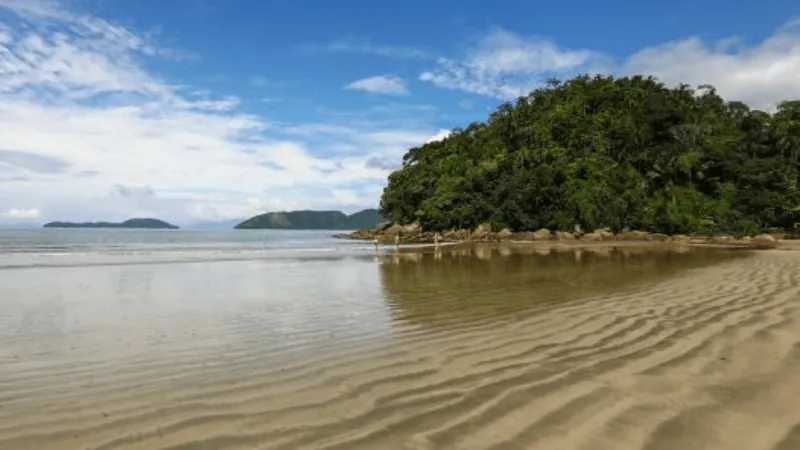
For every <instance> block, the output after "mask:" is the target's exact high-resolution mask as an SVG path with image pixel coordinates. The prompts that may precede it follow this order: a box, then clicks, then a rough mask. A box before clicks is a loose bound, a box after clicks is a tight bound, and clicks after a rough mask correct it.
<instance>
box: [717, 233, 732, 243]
mask: <svg viewBox="0 0 800 450" xmlns="http://www.w3.org/2000/svg"><path fill="white" fill-rule="evenodd" d="M735 240H736V238H735V237H733V236H731V235H730V234H717V235H714V236H712V237H711V243H712V244H730V243H731V242H733V241H735Z"/></svg>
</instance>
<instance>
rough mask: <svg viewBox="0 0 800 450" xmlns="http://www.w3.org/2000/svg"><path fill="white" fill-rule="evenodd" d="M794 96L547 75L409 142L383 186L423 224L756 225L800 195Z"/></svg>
mask: <svg viewBox="0 0 800 450" xmlns="http://www.w3.org/2000/svg"><path fill="white" fill-rule="evenodd" d="M798 169H800V101H786V102H783V103H781V104H780V106H778V108H777V111H775V112H774V113H771V114H770V113H767V112H763V111H756V110H751V109H750V108H748V106H747V105H745V104H743V103H740V102H727V101H725V100H724V99H722V98H721V97H720V96H719V95H717V93H716V91H715V90H714V88H713V87H710V86H701V87H699V88H697V89H693V88H690V87H689V86H687V85H681V86H678V87H676V88H668V87H666V86H665V85H664V84H662V83H660V82H658V81H657V80H656V79H655V78H652V77H639V76H637V77H626V78H614V77H606V76H598V77H588V76H580V77H576V78H573V79H571V80H568V81H566V82H560V81H557V80H551V81H549V82H548V83H547V85H546V87H544V88H541V89H538V90H536V91H533V92H532V93H531V94H529V95H528V96H525V97H521V98H519V99H518V100H517V101H516V102H514V103H505V104H502V105H501V106H500V107H499V108H498V109H497V110H496V111H495V112H493V113H492V114H491V115H490V116H489V118H488V120H486V121H485V122H480V123H473V124H470V125H469V126H468V127H466V128H464V129H457V130H455V131H453V133H452V134H451V135H450V136H449V137H448V138H446V139H444V140H442V141H438V142H432V143H429V144H426V145H423V146H421V147H417V148H413V149H411V150H409V151H408V152H407V153H406V154H405V156H404V157H403V166H402V167H401V168H400V169H398V170H397V171H395V172H394V173H392V174H391V175H390V176H389V182H388V185H387V187H386V188H385V190H384V193H383V196H382V198H381V213H382V214H383V216H384V217H386V218H387V219H389V220H391V221H393V222H396V223H400V224H407V223H411V222H419V223H420V224H421V225H422V227H423V228H424V229H429V230H441V229H449V228H458V229H471V228H474V227H475V226H476V225H478V224H479V223H482V222H490V223H491V224H492V225H494V226H495V227H496V228H498V229H499V228H506V227H508V228H510V229H512V230H514V231H523V230H536V229H539V228H549V229H570V228H572V227H573V226H574V225H575V224H579V225H581V226H583V227H584V228H588V229H595V228H600V227H605V226H608V227H612V228H613V229H616V230H619V229H623V228H626V227H629V228H632V229H639V230H646V231H652V232H661V233H687V232H694V231H716V232H738V233H745V232H747V233H754V232H758V231H760V230H762V229H764V228H767V227H774V226H781V227H785V226H790V224H791V222H792V221H793V220H794V218H793V217H792V213H791V212H790V210H791V208H793V207H794V206H795V205H797V204H798V203H800V189H799V188H798Z"/></svg>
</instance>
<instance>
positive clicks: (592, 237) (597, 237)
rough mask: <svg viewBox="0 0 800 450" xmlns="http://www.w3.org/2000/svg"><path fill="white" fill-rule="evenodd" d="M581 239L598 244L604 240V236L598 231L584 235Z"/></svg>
mask: <svg viewBox="0 0 800 450" xmlns="http://www.w3.org/2000/svg"><path fill="white" fill-rule="evenodd" d="M581 239H582V240H584V241H587V242H598V241H602V240H603V236H602V235H601V234H600V233H598V232H597V231H593V232H591V233H586V234H584V235H583V236H581Z"/></svg>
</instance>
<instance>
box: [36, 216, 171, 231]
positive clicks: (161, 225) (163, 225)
mask: <svg viewBox="0 0 800 450" xmlns="http://www.w3.org/2000/svg"><path fill="white" fill-rule="evenodd" d="M43 226H44V228H152V229H171V230H174V229H177V228H178V227H177V226H175V225H172V224H171V223H167V222H164V221H163V220H159V219H149V218H144V219H128V220H126V221H124V222H49V223H46V224H44V225H43Z"/></svg>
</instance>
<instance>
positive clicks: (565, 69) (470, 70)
mask: <svg viewBox="0 0 800 450" xmlns="http://www.w3.org/2000/svg"><path fill="white" fill-rule="evenodd" d="M603 62H604V57H603V55H602V54H600V53H598V52H594V51H591V50H586V49H579V50H570V49H564V48H560V47H558V46H557V45H556V44H554V43H553V42H550V41H548V40H546V39H543V38H539V37H525V36H521V35H518V34H514V33H511V32H509V31H506V30H503V29H501V28H494V29H492V30H491V32H490V33H488V34H487V35H486V36H484V37H483V38H481V39H479V40H478V41H477V42H475V43H474V45H473V47H472V49H471V50H470V51H469V52H467V53H466V54H465V55H464V56H463V57H462V58H460V59H451V58H440V59H439V60H438V67H437V68H435V69H431V70H427V71H425V72H423V73H422V74H421V75H420V77H419V79H420V80H422V81H426V82H430V83H432V84H434V85H436V86H438V87H442V88H447V89H454V90H461V91H466V92H471V93H475V94H480V95H487V96H491V97H496V98H501V99H506V98H513V97H516V96H519V95H522V94H523V93H525V92H526V91H528V90H530V89H531V88H533V87H535V86H537V85H538V84H540V83H542V82H544V81H545V80H546V79H547V78H550V77H553V76H561V75H567V74H572V73H577V72H581V71H585V70H586V69H588V68H592V67H593V66H598V67H599V66H600V65H601V64H602V63H603Z"/></svg>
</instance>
